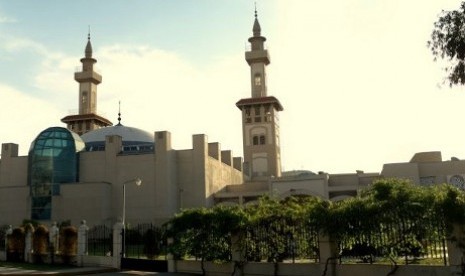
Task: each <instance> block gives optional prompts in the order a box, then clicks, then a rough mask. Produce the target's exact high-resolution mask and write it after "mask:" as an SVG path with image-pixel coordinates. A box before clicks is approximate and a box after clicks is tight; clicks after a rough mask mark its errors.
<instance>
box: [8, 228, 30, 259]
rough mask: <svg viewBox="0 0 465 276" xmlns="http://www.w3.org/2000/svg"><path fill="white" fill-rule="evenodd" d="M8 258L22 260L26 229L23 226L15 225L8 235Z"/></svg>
mask: <svg viewBox="0 0 465 276" xmlns="http://www.w3.org/2000/svg"><path fill="white" fill-rule="evenodd" d="M7 244H8V252H7V254H8V260H11V261H22V260H23V259H24V250H25V247H26V231H25V230H24V227H17V228H15V229H13V232H12V233H11V235H10V236H9V237H8V241H7Z"/></svg>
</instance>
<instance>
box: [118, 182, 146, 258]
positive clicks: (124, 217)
mask: <svg viewBox="0 0 465 276" xmlns="http://www.w3.org/2000/svg"><path fill="white" fill-rule="evenodd" d="M128 183H135V184H136V186H140V185H141V184H142V180H141V179H140V178H139V177H136V178H134V179H131V180H128V181H125V182H124V183H123V252H122V253H123V257H126V252H125V251H126V184H128Z"/></svg>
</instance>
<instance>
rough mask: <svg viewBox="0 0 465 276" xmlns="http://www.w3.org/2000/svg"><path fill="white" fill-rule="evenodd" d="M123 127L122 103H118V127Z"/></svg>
mask: <svg viewBox="0 0 465 276" xmlns="http://www.w3.org/2000/svg"><path fill="white" fill-rule="evenodd" d="M120 125H121V101H118V126H120Z"/></svg>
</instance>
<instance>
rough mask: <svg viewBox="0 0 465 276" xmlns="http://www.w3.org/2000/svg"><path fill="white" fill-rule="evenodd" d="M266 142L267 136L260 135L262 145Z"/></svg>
mask: <svg viewBox="0 0 465 276" xmlns="http://www.w3.org/2000/svg"><path fill="white" fill-rule="evenodd" d="M265 142H266V141H265V135H260V145H264V144H265Z"/></svg>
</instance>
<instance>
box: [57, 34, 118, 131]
mask: <svg viewBox="0 0 465 276" xmlns="http://www.w3.org/2000/svg"><path fill="white" fill-rule="evenodd" d="M84 54H85V56H84V57H83V58H81V63H82V71H80V72H76V73H74V79H75V80H76V81H77V82H78V83H79V100H78V104H79V113H78V114H77V115H69V116H66V117H65V118H63V119H61V121H62V122H63V123H66V124H67V125H68V129H70V130H72V131H74V132H76V133H77V134H79V135H81V134H84V133H86V132H88V131H91V130H94V129H97V128H101V127H106V126H111V125H112V123H111V122H110V121H109V120H108V119H106V118H104V117H102V116H99V115H97V85H98V84H100V83H101V82H102V76H101V75H100V74H99V73H97V72H96V71H95V70H94V64H95V63H96V62H97V60H96V59H95V58H93V57H92V44H91V43H90V26H89V32H88V33H87V44H86V48H85V51H84Z"/></svg>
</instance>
